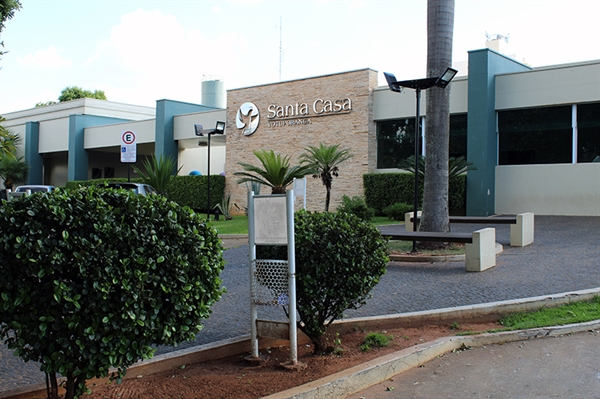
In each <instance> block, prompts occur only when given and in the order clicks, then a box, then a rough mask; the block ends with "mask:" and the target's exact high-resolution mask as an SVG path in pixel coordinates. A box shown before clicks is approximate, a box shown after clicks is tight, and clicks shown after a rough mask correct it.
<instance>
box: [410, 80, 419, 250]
mask: <svg viewBox="0 0 600 399" xmlns="http://www.w3.org/2000/svg"><path fill="white" fill-rule="evenodd" d="M415 91H416V93H417V112H416V113H417V117H416V119H415V195H414V202H413V231H417V212H418V210H419V138H420V137H419V136H420V135H421V134H420V133H421V124H420V123H419V118H420V117H421V116H420V107H421V89H419V88H418V87H417V88H416V89H415ZM411 252H417V241H416V240H415V241H413V247H412V250H411Z"/></svg>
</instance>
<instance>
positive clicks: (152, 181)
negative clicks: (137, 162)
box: [133, 155, 182, 195]
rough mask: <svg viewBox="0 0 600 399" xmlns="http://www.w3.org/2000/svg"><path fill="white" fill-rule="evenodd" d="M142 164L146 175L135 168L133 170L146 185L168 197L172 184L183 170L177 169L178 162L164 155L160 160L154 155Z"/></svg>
mask: <svg viewBox="0 0 600 399" xmlns="http://www.w3.org/2000/svg"><path fill="white" fill-rule="evenodd" d="M142 164H143V165H144V169H146V173H144V172H142V171H141V170H140V169H139V168H137V167H135V166H134V167H133V169H134V170H135V171H136V172H137V173H138V174H139V175H140V176H142V178H143V179H144V182H145V183H146V184H149V185H151V186H152V187H154V188H155V189H156V191H158V193H159V194H162V195H166V193H167V190H168V189H169V186H170V185H171V182H172V181H173V179H174V178H175V176H176V175H177V173H179V171H180V170H181V168H182V167H180V168H179V169H177V160H175V159H174V158H173V157H169V156H163V155H161V156H160V157H158V158H156V155H153V156H152V158H150V159H149V160H148V159H145V160H144V161H143V162H142Z"/></svg>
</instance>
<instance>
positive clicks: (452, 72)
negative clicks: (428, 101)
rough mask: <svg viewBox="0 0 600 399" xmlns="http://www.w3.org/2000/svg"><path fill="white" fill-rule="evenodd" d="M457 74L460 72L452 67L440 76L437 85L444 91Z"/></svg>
mask: <svg viewBox="0 0 600 399" xmlns="http://www.w3.org/2000/svg"><path fill="white" fill-rule="evenodd" d="M457 72H458V71H457V70H456V69H453V68H450V67H448V68H446V70H445V71H444V73H443V74H442V76H440V77H439V78H438V80H437V82H435V85H436V86H437V87H441V88H442V89H443V88H445V87H446V86H448V83H450V81H451V80H452V79H453V78H454V76H456V73H457Z"/></svg>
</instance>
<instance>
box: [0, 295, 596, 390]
mask: <svg viewBox="0 0 600 399" xmlns="http://www.w3.org/2000/svg"><path fill="white" fill-rule="evenodd" d="M597 295H600V287H598V288H593V289H588V290H581V291H572V292H565V293H560V294H554V295H544V296H538V297H532V298H524V299H514V300H509V301H500V302H490V303H484V304H477V305H468V306H460V307H455V308H445V309H436V310H427V311H420V312H410V313H403V314H394V315H385V316H372V317H361V318H354V319H346V320H339V321H336V322H334V323H333V324H332V325H331V326H330V331H332V332H340V333H342V332H344V331H355V330H356V329H371V330H374V329H390V328H397V327H417V326H423V325H427V324H438V325H441V324H450V323H454V322H459V323H469V322H477V321H496V320H499V319H500V318H501V317H502V316H503V315H506V314H508V313H514V312H523V311H532V310H536V309H539V308H542V307H555V306H559V305H563V304H567V303H571V302H576V301H583V300H589V299H592V298H593V297H594V296H597ZM590 323H594V322H590ZM585 324H588V323H582V325H585ZM598 324H600V321H599V322H598ZM575 326H576V325H575ZM566 327H570V326H564V327H552V328H544V329H533V330H524V331H515V332H508V333H496V334H482V335H479V336H466V337H447V338H441V339H438V340H435V341H432V342H428V343H423V344H421V345H418V346H415V347H412V348H409V349H405V350H402V351H399V352H397V353H395V354H391V355H387V356H384V357H382V358H379V359H374V360H371V361H370V362H367V363H365V364H362V365H360V366H356V367H353V368H351V369H348V370H345V371H343V372H340V373H337V374H334V375H332V376H329V377H326V378H323V379H321V380H319V381H321V383H322V385H319V386H317V385H316V384H317V382H316V381H314V382H311V383H310V384H306V385H302V386H301V387H304V388H303V389H304V390H305V391H307V392H306V395H309V393H310V392H313V393H310V395H317V394H319V393H318V392H329V391H326V389H336V391H333V392H335V393H331V392H329V393H327V394H319V395H324V396H299V395H301V394H302V395H304V394H303V393H302V392H303V391H301V390H300V387H297V388H294V389H292V390H293V391H294V392H296V390H298V393H293V394H291V395H290V396H275V395H283V394H285V393H286V392H290V391H292V390H288V391H284V392H281V393H279V394H275V395H271V396H268V398H269V399H276V398H288V397H289V398H292V397H293V398H325V397H336V396H337V395H338V394H337V389H342V388H341V387H343V389H344V392H345V389H346V384H350V385H349V387H355V388H348V389H355V391H352V392H349V391H348V392H347V393H345V395H350V394H351V393H353V392H357V391H360V390H362V389H365V388H367V387H368V386H370V385H373V384H375V383H378V382H381V381H376V382H372V383H371V382H369V381H373V380H375V379H377V378H380V377H376V376H377V375H380V374H381V372H377V373H375V374H373V375H374V376H375V377H373V376H371V375H370V374H369V373H372V372H371V371H369V370H371V369H376V370H378V369H381V368H385V367H387V368H388V369H390V370H393V371H397V370H400V371H398V372H396V374H399V373H400V372H402V371H406V370H408V369H410V368H412V367H415V366H416V365H419V364H421V363H424V362H425V361H427V360H423V359H425V358H426V356H428V355H427V353H429V352H428V351H433V353H436V355H434V356H433V357H435V356H437V355H438V354H440V353H445V352H448V351H451V350H452V349H456V348H458V347H460V346H461V345H462V344H463V343H464V344H465V345H467V346H477V345H475V344H474V343H473V341H470V340H474V337H477V338H478V339H479V340H480V345H487V344H488V343H486V342H488V341H486V340H492V339H493V337H496V336H497V337H501V338H499V339H500V341H498V342H508V339H509V338H510V337H511V336H512V335H511V334H521V336H522V338H519V339H529V338H531V335H533V337H538V336H539V335H541V336H549V335H548V334H545V335H544V334H543V333H542V332H538V330H542V331H546V330H552V331H557V330H560V329H561V328H566ZM599 327H600V326H599ZM582 331H585V329H584V330H582ZM566 333H567V332H562V334H566ZM488 336H490V337H489V338H488ZM505 336H506V337H507V338H504V337H505ZM502 339H505V340H504V341H502ZM304 342H308V339H307V338H306V336H305V335H304V334H298V343H299V344H301V343H304ZM259 343H260V348H261V349H262V348H267V347H276V346H282V345H289V342H288V341H281V340H275V339H265V338H261V339H260V341H259ZM489 343H494V342H492V341H489ZM456 345H457V346H456ZM249 349H250V336H241V337H236V338H231V339H227V340H223V341H218V342H214V343H211V344H206V345H199V346H195V347H191V348H187V349H182V350H178V351H173V352H169V353H165V354H162V355H158V356H155V357H153V358H152V359H150V360H146V361H144V362H140V363H137V364H135V365H133V366H131V367H130V368H129V369H128V371H127V375H126V377H125V378H135V377H136V376H138V375H142V374H150V373H156V372H160V371H164V370H168V369H174V368H178V367H180V366H182V365H184V364H191V363H199V362H203V361H207V360H211V359H219V358H223V357H227V356H231V355H239V354H242V353H248V352H249ZM415 349H422V350H423V352H422V353H421V352H419V351H416V352H415V353H413V352H414V351H415ZM425 349H427V350H425ZM405 351H411V352H410V353H404V352H405ZM440 351H441V352H440ZM409 355H410V356H409ZM388 357H392V358H401V359H402V360H401V361H400V360H399V361H398V363H399V364H396V365H394V366H393V367H392V366H382V364H386V362H389V361H391V360H388V359H387V358H388ZM428 360H429V359H428ZM402 365H406V366H402ZM402 367H407V368H404V369H402ZM390 372H392V371H390ZM362 373H366V375H369V377H366V376H365V377H364V381H363V380H362V378H363V377H360V378H358V377H352V378H350V376H352V375H354V374H359V375H360V374H362ZM386 378H391V376H390V377H385V378H383V380H385V379H386ZM338 380H340V381H338ZM346 380H348V382H344V381H346ZM355 380H359V381H363V382H362V383H361V384H362V385H361V386H360V387H359V386H358V384H359V383H358V382H356V381H355ZM107 381H108V379H107V378H106V379H95V380H90V381H89V382H88V385H90V386H92V384H101V383H105V382H107ZM367 383H368V384H369V385H365V384H367ZM326 387H330V388H326ZM327 395H330V396H327ZM331 395H333V396H331ZM45 397H46V386H45V384H37V385H29V386H27V387H23V388H17V389H12V390H7V391H4V392H0V398H1V399H41V398H45Z"/></svg>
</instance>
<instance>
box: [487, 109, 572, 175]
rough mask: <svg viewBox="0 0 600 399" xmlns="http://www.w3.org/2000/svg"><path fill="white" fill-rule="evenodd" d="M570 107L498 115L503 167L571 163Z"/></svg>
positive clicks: (500, 159) (503, 112)
mask: <svg viewBox="0 0 600 399" xmlns="http://www.w3.org/2000/svg"><path fill="white" fill-rule="evenodd" d="M571 115H572V107H571V106H570V105H567V106H560V107H547V108H529V109H522V110H511V111H499V112H498V149H499V159H498V163H499V164H500V165H527V164H549V163H571V162H572V153H573V133H572V124H571Z"/></svg>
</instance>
